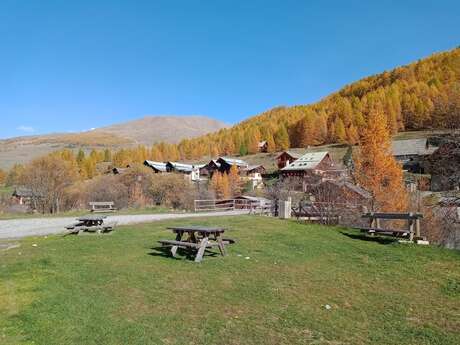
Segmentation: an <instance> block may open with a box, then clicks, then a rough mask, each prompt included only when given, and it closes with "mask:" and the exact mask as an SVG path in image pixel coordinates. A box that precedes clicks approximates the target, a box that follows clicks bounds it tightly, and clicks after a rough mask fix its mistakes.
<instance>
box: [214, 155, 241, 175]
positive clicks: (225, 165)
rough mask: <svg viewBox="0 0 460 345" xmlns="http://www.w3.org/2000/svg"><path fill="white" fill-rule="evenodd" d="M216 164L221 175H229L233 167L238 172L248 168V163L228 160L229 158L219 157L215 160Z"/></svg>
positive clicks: (233, 159) (239, 160) (232, 159)
mask: <svg viewBox="0 0 460 345" xmlns="http://www.w3.org/2000/svg"><path fill="white" fill-rule="evenodd" d="M216 162H217V163H219V164H220V166H219V171H220V172H222V173H223V172H225V173H229V172H230V169H231V168H232V166H234V165H235V166H236V167H237V168H238V171H241V170H243V169H245V168H247V167H248V166H249V164H248V163H246V162H245V161H243V160H241V159H236V158H229V157H220V158H219V159H217V161H216Z"/></svg>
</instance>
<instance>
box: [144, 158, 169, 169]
mask: <svg viewBox="0 0 460 345" xmlns="http://www.w3.org/2000/svg"><path fill="white" fill-rule="evenodd" d="M144 165H147V166H149V167H151V168H152V169H155V170H158V171H161V172H166V163H162V162H154V161H149V160H146V161H145V162H144Z"/></svg>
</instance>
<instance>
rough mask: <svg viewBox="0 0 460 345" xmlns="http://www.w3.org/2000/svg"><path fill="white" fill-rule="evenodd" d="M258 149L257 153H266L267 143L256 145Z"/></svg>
mask: <svg viewBox="0 0 460 345" xmlns="http://www.w3.org/2000/svg"><path fill="white" fill-rule="evenodd" d="M258 147H259V152H268V142H267V141H265V140H264V141H261V142H259V143H258Z"/></svg>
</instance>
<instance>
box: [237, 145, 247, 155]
mask: <svg viewBox="0 0 460 345" xmlns="http://www.w3.org/2000/svg"><path fill="white" fill-rule="evenodd" d="M239 152H240V156H246V155H247V154H248V147H247V146H246V143H244V142H243V143H241V145H240V150H239Z"/></svg>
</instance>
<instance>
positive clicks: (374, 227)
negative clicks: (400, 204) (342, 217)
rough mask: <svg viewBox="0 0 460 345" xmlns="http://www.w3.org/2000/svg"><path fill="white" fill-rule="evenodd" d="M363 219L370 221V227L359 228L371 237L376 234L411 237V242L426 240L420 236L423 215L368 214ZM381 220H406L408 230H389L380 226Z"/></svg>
mask: <svg viewBox="0 0 460 345" xmlns="http://www.w3.org/2000/svg"><path fill="white" fill-rule="evenodd" d="M362 218H367V219H369V226H359V227H355V229H359V230H361V231H363V232H367V233H368V234H370V235H371V236H373V235H374V234H380V235H388V236H395V237H409V240H410V241H413V240H414V238H415V239H424V238H422V237H421V236H420V219H422V218H423V215H422V214H421V213H412V212H410V213H384V212H368V213H365V214H363V215H362ZM380 220H406V221H407V228H406V229H388V228H383V227H381V225H380Z"/></svg>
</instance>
